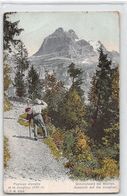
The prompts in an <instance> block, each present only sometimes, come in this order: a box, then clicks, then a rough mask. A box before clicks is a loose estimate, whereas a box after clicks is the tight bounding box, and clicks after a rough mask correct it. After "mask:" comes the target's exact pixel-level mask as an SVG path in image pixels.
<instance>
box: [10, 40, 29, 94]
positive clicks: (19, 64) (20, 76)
mask: <svg viewBox="0 0 127 196" xmlns="http://www.w3.org/2000/svg"><path fill="white" fill-rule="evenodd" d="M15 63H16V67H15V68H16V74H15V81H14V82H15V87H16V95H17V96H19V97H23V96H24V95H25V92H26V84H25V79H26V78H25V74H24V72H25V71H26V70H27V69H28V66H29V62H28V53H27V50H26V48H25V46H24V44H23V43H22V42H19V43H18V44H17V46H16V53H15ZM21 88H23V89H21Z"/></svg>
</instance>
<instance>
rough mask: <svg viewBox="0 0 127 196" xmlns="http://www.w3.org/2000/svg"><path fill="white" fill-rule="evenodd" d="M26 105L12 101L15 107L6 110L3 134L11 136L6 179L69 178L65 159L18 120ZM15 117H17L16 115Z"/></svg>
mask: <svg viewBox="0 0 127 196" xmlns="http://www.w3.org/2000/svg"><path fill="white" fill-rule="evenodd" d="M24 107H25V106H24V105H23V104H19V103H13V109H12V110H10V111H8V112H5V113H4V135H5V136H6V137H7V138H8V139H9V149H10V153H11V159H10V161H9V167H8V168H7V169H6V171H5V175H4V176H5V178H6V179H8V178H9V179H25V180H27V179H30V180H34V181H36V180H42V179H56V180H57V179H58V180H59V179H60V180H64V179H68V178H69V177H68V176H67V174H66V173H67V171H66V170H65V168H64V166H63V161H64V160H63V159H61V160H59V161H57V160H56V159H55V158H54V157H53V156H52V154H51V152H50V149H49V148H48V146H47V145H46V144H44V143H43V140H42V139H39V140H38V141H35V140H33V139H30V138H29V137H28V136H29V131H28V128H25V127H23V126H21V125H19V124H18V123H17V119H18V116H19V114H22V113H23V112H24ZM13 118H15V119H13Z"/></svg>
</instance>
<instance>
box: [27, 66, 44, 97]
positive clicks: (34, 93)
mask: <svg viewBox="0 0 127 196" xmlns="http://www.w3.org/2000/svg"><path fill="white" fill-rule="evenodd" d="M41 90H42V89H41V81H40V79H39V74H38V73H37V72H36V70H35V69H34V67H33V65H32V66H31V69H30V70H29V72H28V96H29V98H31V99H32V100H34V99H35V98H40V97H41Z"/></svg>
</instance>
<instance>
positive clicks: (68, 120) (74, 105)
mask: <svg viewBox="0 0 127 196" xmlns="http://www.w3.org/2000/svg"><path fill="white" fill-rule="evenodd" d="M59 116H60V118H61V126H63V127H64V128H65V129H72V128H75V127H76V126H78V127H82V126H84V116H85V105H84V103H83V102H82V100H81V97H80V96H79V94H78V92H77V91H76V89H70V90H69V92H67V94H66V96H65V97H64V99H63V101H62V102H61V104H60V105H59Z"/></svg>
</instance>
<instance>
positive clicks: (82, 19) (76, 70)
mask: <svg viewBox="0 0 127 196" xmlns="http://www.w3.org/2000/svg"><path fill="white" fill-rule="evenodd" d="M119 17H120V16H119V13H118V12H8V13H4V15H3V67H4V192H6V193H117V192H119V66H120V64H119V60H120V51H119V42H120V40H119V39H120V38H119V37H120V36H119V34H120V32H119V31H120V29H119Z"/></svg>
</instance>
